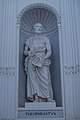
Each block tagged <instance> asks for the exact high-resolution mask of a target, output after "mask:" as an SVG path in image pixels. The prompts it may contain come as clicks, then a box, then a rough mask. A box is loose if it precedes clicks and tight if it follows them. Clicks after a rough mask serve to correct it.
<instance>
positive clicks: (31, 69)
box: [24, 23, 53, 102]
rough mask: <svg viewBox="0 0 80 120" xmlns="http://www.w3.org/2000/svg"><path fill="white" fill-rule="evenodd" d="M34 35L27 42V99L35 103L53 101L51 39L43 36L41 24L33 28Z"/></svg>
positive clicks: (25, 52)
mask: <svg viewBox="0 0 80 120" xmlns="http://www.w3.org/2000/svg"><path fill="white" fill-rule="evenodd" d="M33 29H34V32H35V33H34V34H33V35H32V36H31V37H29V38H28V39H27V40H26V41H25V50H24V55H25V56H26V58H25V71H26V74H27V98H28V99H29V100H31V101H33V102H41V101H42V100H46V101H47V102H51V101H53V91H52V86H51V78H50V71H49V66H50V64H51V61H50V59H49V57H50V56H51V45H50V42H49V38H48V37H46V36H45V35H43V34H42V32H43V29H44V27H43V26H42V25H41V24H40V23H36V24H35V25H34V26H33Z"/></svg>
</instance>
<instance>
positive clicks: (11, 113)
mask: <svg viewBox="0 0 80 120" xmlns="http://www.w3.org/2000/svg"><path fill="white" fill-rule="evenodd" d="M34 3H44V4H48V5H49V6H51V7H53V8H54V9H56V11H57V13H59V15H60V17H61V25H60V26H59V49H60V65H61V81H62V82H61V83H62V97H63V109H64V118H65V119H66V120H80V102H79V101H80V94H79V89H80V53H79V50H80V48H79V44H80V41H79V38H80V34H79V31H80V23H79V21H80V16H79V11H80V7H79V6H80V1H79V0H0V120H16V119H17V113H18V72H19V71H18V67H19V64H18V59H19V31H18V30H19V26H18V24H17V22H18V17H19V14H20V12H21V11H22V10H23V9H24V8H25V7H27V6H28V5H30V4H34ZM44 119H45V118H44ZM48 119H49V120H50V118H48ZM51 120H53V119H51Z"/></svg>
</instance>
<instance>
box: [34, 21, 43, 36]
mask: <svg viewBox="0 0 80 120" xmlns="http://www.w3.org/2000/svg"><path fill="white" fill-rule="evenodd" d="M42 30H43V26H42V25H41V24H40V23H36V24H35V25H34V31H35V33H38V34H40V33H42Z"/></svg>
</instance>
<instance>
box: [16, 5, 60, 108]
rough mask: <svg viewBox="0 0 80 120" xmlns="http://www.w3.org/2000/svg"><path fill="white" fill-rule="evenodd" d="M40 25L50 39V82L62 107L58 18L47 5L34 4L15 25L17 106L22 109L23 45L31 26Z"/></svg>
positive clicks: (23, 80)
mask: <svg viewBox="0 0 80 120" xmlns="http://www.w3.org/2000/svg"><path fill="white" fill-rule="evenodd" d="M35 23H41V24H42V25H43V26H44V27H45V30H44V33H43V34H45V35H46V36H47V37H49V39H50V43H51V48H52V55H51V66H50V72H51V81H52V88H53V94H54V99H55V101H56V105H57V107H62V92H61V91H62V90H61V72H60V53H59V26H60V25H61V21H60V16H59V14H58V13H57V11H56V10H55V9H54V8H52V7H51V6H49V5H46V4H42V3H36V4H32V5H29V6H27V7H25V8H24V9H23V10H22V11H21V12H20V14H19V17H18V21H17V25H18V29H19V83H18V86H19V87H18V106H19V107H24V105H25V102H28V100H27V99H26V86H27V85H26V84H27V83H26V79H27V78H26V74H25V71H24V59H25V57H24V55H23V51H24V43H25V40H26V39H27V38H28V37H30V36H31V35H32V34H34V31H33V29H32V28H33V25H34V24H35Z"/></svg>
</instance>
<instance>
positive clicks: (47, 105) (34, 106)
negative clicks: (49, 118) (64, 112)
mask: <svg viewBox="0 0 80 120" xmlns="http://www.w3.org/2000/svg"><path fill="white" fill-rule="evenodd" d="M55 107H56V102H55V100H54V101H52V102H33V103H28V102H27V103H25V109H26V110H45V109H47V110H51V109H53V108H55Z"/></svg>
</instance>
